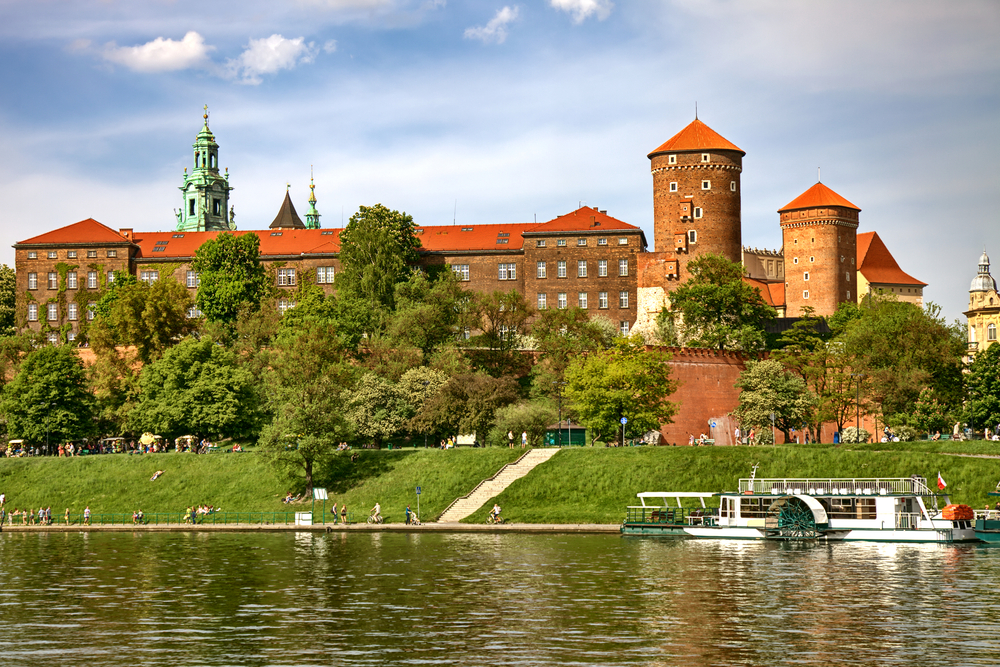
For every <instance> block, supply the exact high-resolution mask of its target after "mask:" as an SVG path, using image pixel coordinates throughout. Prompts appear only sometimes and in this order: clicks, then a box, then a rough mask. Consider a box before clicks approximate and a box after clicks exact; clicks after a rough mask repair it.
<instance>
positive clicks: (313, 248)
mask: <svg viewBox="0 0 1000 667" xmlns="http://www.w3.org/2000/svg"><path fill="white" fill-rule="evenodd" d="M219 234H236V235H237V236H240V235H243V234H256V235H257V237H258V238H259V239H260V254H261V256H262V257H268V256H275V255H277V256H286V257H287V256H290V255H304V254H324V253H337V252H339V251H340V230H339V229H276V230H269V229H261V230H253V231H236V232H135V234H134V235H133V237H132V238H133V239H134V240H135V243H136V245H138V246H139V253H138V254H137V255H136V257H137V258H142V259H168V258H179V257H194V254H195V252H196V251H197V250H198V248H199V247H201V244H202V243H204V242H205V241H209V240H211V239H214V238H215V237H216V236H218V235H219ZM156 248H163V250H156Z"/></svg>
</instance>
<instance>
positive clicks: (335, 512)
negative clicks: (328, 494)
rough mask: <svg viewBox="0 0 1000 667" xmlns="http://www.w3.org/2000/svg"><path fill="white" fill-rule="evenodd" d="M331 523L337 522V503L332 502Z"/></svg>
mask: <svg viewBox="0 0 1000 667" xmlns="http://www.w3.org/2000/svg"><path fill="white" fill-rule="evenodd" d="M333 523H334V525H336V523H337V503H334V504H333Z"/></svg>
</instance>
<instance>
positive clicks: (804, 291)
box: [802, 290, 809, 299]
mask: <svg viewBox="0 0 1000 667" xmlns="http://www.w3.org/2000/svg"><path fill="white" fill-rule="evenodd" d="M802 298H803V299H808V298H809V290H803V291H802Z"/></svg>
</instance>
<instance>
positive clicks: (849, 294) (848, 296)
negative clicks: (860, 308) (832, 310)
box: [847, 290, 851, 299]
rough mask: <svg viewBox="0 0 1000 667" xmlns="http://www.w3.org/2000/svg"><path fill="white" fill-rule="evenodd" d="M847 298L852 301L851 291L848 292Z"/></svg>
mask: <svg viewBox="0 0 1000 667" xmlns="http://www.w3.org/2000/svg"><path fill="white" fill-rule="evenodd" d="M847 298H848V299H850V298H851V290H847Z"/></svg>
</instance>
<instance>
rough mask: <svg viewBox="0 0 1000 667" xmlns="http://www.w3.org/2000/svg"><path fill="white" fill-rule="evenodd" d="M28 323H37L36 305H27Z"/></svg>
mask: <svg viewBox="0 0 1000 667" xmlns="http://www.w3.org/2000/svg"><path fill="white" fill-rule="evenodd" d="M28 321H29V322H37V321H38V304H37V303H29V304H28Z"/></svg>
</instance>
